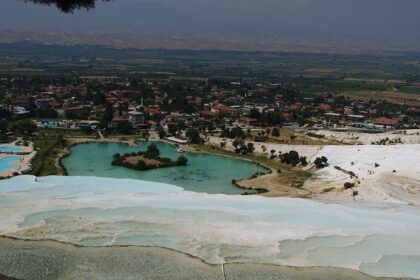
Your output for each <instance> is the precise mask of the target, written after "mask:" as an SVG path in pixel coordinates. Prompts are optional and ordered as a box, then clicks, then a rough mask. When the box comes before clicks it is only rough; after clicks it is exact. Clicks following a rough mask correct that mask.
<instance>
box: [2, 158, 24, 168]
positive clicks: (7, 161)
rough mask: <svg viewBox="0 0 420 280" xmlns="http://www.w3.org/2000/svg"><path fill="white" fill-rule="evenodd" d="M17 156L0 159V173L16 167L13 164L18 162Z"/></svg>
mask: <svg viewBox="0 0 420 280" xmlns="http://www.w3.org/2000/svg"><path fill="white" fill-rule="evenodd" d="M19 160H20V157H19V156H10V157H4V158H0V172H4V171H7V170H9V169H12V168H15V167H16V166H15V165H14V164H13V162H15V161H19Z"/></svg>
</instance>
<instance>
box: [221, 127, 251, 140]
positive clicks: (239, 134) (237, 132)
mask: <svg viewBox="0 0 420 280" xmlns="http://www.w3.org/2000/svg"><path fill="white" fill-rule="evenodd" d="M221 137H222V138H230V139H235V138H244V137H245V133H244V131H243V130H242V128H240V127H239V126H236V127H234V128H232V129H229V128H225V129H224V130H223V131H222V134H221Z"/></svg>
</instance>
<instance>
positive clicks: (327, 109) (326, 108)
mask: <svg viewBox="0 0 420 280" xmlns="http://www.w3.org/2000/svg"><path fill="white" fill-rule="evenodd" d="M318 110H320V111H324V112H330V111H331V105H330V104H326V103H321V104H319V106H318Z"/></svg>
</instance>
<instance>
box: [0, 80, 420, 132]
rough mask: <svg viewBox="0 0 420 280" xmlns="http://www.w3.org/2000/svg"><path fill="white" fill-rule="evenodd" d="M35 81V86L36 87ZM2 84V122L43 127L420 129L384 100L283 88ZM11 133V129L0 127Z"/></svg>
mask: <svg viewBox="0 0 420 280" xmlns="http://www.w3.org/2000/svg"><path fill="white" fill-rule="evenodd" d="M28 80H29V81H28ZM21 83H22V81H21V80H20V79H18V78H16V79H11V78H2V79H1V80H0V92H1V95H0V97H1V99H0V118H1V119H2V120H3V121H5V120H6V121H7V120H16V119H27V118H30V119H32V120H36V121H37V126H38V127H39V128H60V129H80V130H82V131H85V132H90V131H94V130H95V131H96V130H98V131H101V132H102V133H112V132H114V131H117V132H118V133H121V134H132V133H140V132H141V131H148V130H151V131H160V134H165V136H166V135H171V136H173V135H178V136H181V137H182V133H180V132H182V131H185V130H186V129H188V128H194V129H197V130H199V131H200V132H215V131H219V132H220V131H223V130H224V129H226V128H233V127H240V128H242V129H243V130H262V131H264V130H266V128H272V127H289V128H292V129H305V130H307V131H311V130H331V131H363V132H371V133H377V132H385V131H389V130H395V129H416V128H418V127H419V123H420V122H419V120H420V108H419V107H415V106H410V105H409V104H395V103H390V102H387V101H386V100H381V99H376V100H374V99H368V100H360V99H355V98H349V97H347V96H344V95H340V94H333V93H323V94H319V93H318V94H313V93H307V92H302V91H298V90H296V89H293V88H291V87H290V86H286V85H282V84H272V83H264V84H256V83H250V82H247V83H245V82H230V83H226V82H224V83H221V82H220V81H217V80H208V81H207V82H192V83H191V82H190V83H180V82H177V81H165V82H162V81H140V82H139V81H138V80H124V81H115V80H97V79H93V80H92V79H86V80H81V83H80V84H79V83H64V82H62V83H58V82H55V83H47V82H45V83H44V82H41V83H40V84H39V85H37V86H36V87H35V86H34V85H32V84H31V82H30V79H27V80H26V82H25V83H26V84H27V85H28V86H27V87H18V85H20V84H21ZM0 128H1V129H2V132H3V133H5V132H7V131H6V130H7V128H6V126H0Z"/></svg>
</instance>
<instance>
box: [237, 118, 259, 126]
mask: <svg viewBox="0 0 420 280" xmlns="http://www.w3.org/2000/svg"><path fill="white" fill-rule="evenodd" d="M238 123H239V124H241V125H245V126H255V125H256V124H257V120H256V119H253V118H250V117H240V118H239V119H238Z"/></svg>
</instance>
